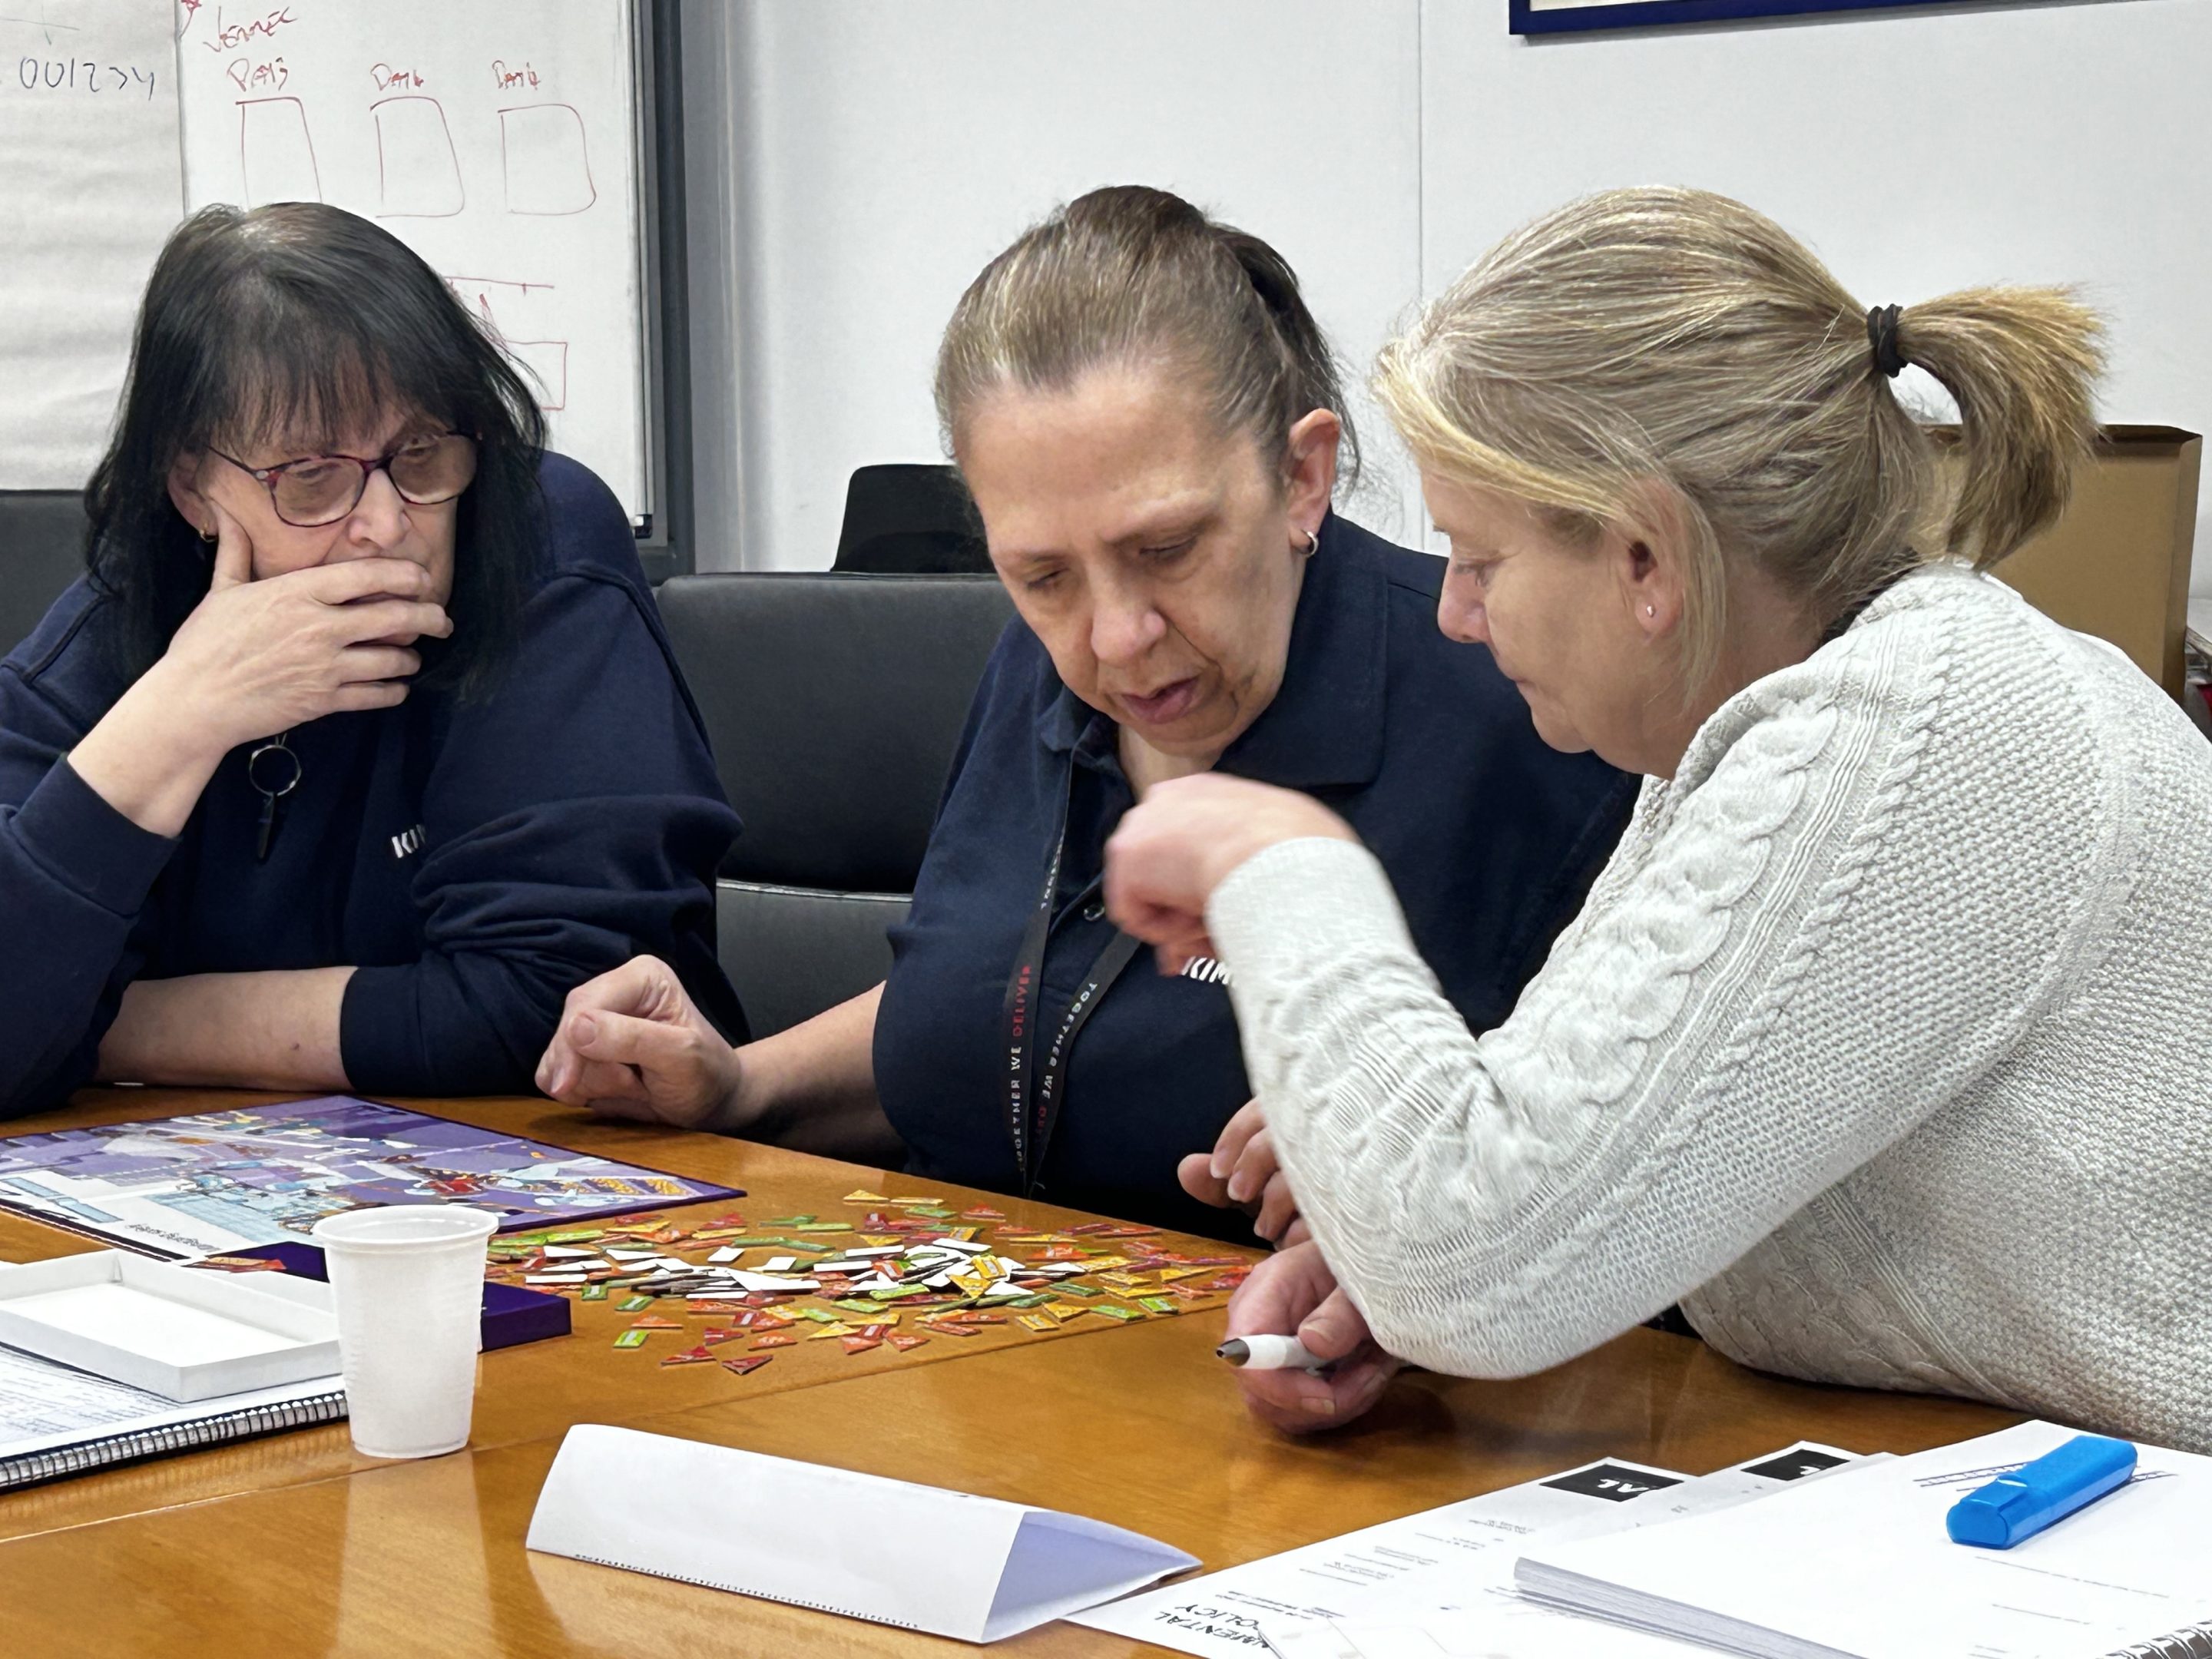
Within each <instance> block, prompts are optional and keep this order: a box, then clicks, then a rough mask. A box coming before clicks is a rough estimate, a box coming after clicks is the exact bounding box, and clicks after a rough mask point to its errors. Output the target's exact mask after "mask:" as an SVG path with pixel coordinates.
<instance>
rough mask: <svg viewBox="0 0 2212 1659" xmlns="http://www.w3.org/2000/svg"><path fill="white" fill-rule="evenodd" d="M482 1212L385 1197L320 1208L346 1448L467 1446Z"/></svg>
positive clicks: (432, 1451) (385, 1451)
mask: <svg viewBox="0 0 2212 1659" xmlns="http://www.w3.org/2000/svg"><path fill="white" fill-rule="evenodd" d="M498 1225H499V1224H498V1218H496V1217H495V1216H493V1215H492V1214H491V1213H490V1212H489V1211H485V1210H471V1209H469V1208H467V1207H466V1206H460V1205H452V1204H385V1205H378V1206H371V1207H369V1208H367V1209H360V1210H346V1211H343V1212H340V1213H339V1214H337V1215H326V1216H325V1217H324V1218H322V1219H321V1220H320V1221H318V1222H317V1223H316V1224H315V1229H314V1240H315V1243H318V1244H319V1245H321V1246H322V1248H323V1257H324V1260H325V1261H326V1262H327V1263H328V1264H329V1267H330V1275H331V1290H332V1291H334V1292H335V1293H336V1298H337V1315H338V1363H339V1365H340V1367H341V1368H342V1369H343V1371H344V1373H345V1391H346V1412H347V1415H348V1417H349V1419H350V1420H351V1425H352V1430H353V1449H355V1450H356V1451H357V1452H359V1453H361V1455H362V1456H364V1457H435V1456H438V1455H440V1454H441V1453H443V1452H450V1451H459V1449H461V1448H462V1447H463V1446H465V1445H467V1444H468V1443H469V1422H470V1419H471V1417H472V1416H473V1415H474V1413H475V1410H476V1392H477V1350H478V1349H479V1348H480V1347H481V1346H483V1270H484V1242H485V1241H486V1240H487V1239H489V1237H491V1235H492V1232H493V1231H494V1230H495V1228H496V1227H497V1226H498Z"/></svg>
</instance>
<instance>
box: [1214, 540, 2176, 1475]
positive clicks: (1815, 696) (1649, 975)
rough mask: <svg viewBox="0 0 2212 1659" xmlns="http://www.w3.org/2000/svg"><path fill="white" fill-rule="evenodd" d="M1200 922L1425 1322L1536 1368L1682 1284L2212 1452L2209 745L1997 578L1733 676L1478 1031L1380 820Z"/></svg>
mask: <svg viewBox="0 0 2212 1659" xmlns="http://www.w3.org/2000/svg"><path fill="white" fill-rule="evenodd" d="M1501 810H1510V803H1501ZM1437 855H1438V856H1439V857H1448V856H1452V855H1453V849H1449V848H1438V849H1437ZM1207 921H1208V925H1209V927H1210V930H1211V932H1212V936H1213V939H1214V942H1215V945H1216V946H1217V947H1218V950H1219V951H1220V953H1221V956H1222V958H1223V960H1224V961H1225V963H1226V964H1227V965H1228V966H1229V968H1230V969H1231V972H1232V975H1233V982H1232V994H1233V996H1234V997H1235V1000H1236V1005H1237V1015H1238V1018H1239V1020H1240V1022H1241V1024H1242V1025H1243V1033H1244V1047H1245V1054H1246V1057H1247V1060H1248V1063H1249V1069H1250V1073H1251V1078H1252V1081H1253V1083H1254V1085H1255V1091H1256V1093H1257V1094H1258V1096H1259V1098H1260V1100H1261V1103H1262V1104H1263V1106H1264V1108H1265V1109H1266V1112H1267V1120H1268V1121H1269V1123H1270V1125H1271V1126H1272V1127H1273V1133H1274V1139H1275V1142H1276V1146H1277V1150H1278V1152H1279V1156H1280V1158H1281V1160H1282V1164H1283V1167H1284V1169H1285V1170H1286V1171H1287V1173H1288V1175H1289V1176H1290V1179H1291V1186H1292V1188H1293V1190H1294V1191H1295V1192H1296V1194H1297V1198H1298V1201H1299V1206H1300V1208H1301V1210H1302V1211H1303V1212H1304V1215H1305V1217H1306V1218H1307V1220H1308V1222H1309V1223H1310V1225H1311V1226H1312V1229H1313V1231H1314V1234H1315V1237H1316V1238H1317V1239H1318V1240H1319V1242H1320V1243H1321V1246H1322V1252H1323V1254H1324V1255H1326V1257H1327V1258H1328V1261H1329V1262H1330V1264H1331V1266H1332V1267H1334V1270H1335V1272H1336V1273H1337V1275H1338V1277H1339V1279H1340V1282H1341V1283H1342V1284H1343V1285H1344V1286H1345V1287H1346V1290H1348V1291H1350V1292H1351V1294H1352V1298H1353V1300H1354V1301H1356V1302H1357V1303H1358V1305H1359V1306H1360V1308H1361V1309H1362V1310H1364V1313H1365V1314H1366V1316H1367V1318H1368V1321H1369V1323H1370V1325H1371V1327H1372V1328H1373V1329H1374V1333H1375V1335H1376V1339H1377V1340H1379V1341H1380V1342H1381V1343H1382V1344H1383V1346H1384V1347H1386V1348H1388V1349H1389V1350H1390V1351H1391V1352H1395V1353H1398V1354H1401V1355H1402V1356H1404V1357H1405V1358H1409V1359H1412V1360H1415V1361H1417V1362H1419V1363H1420V1364H1425V1365H1428V1366H1431V1367H1432V1368H1434V1369H1436V1370H1445V1371H1454V1372H1458V1373H1461V1374H1463V1375H1469V1376H1512V1375H1518V1374H1522V1373H1526V1372H1529V1371H1533V1370H1540V1369H1541V1368H1543V1367H1545V1366H1547V1365H1551V1364H1556V1363H1558V1362H1559V1361H1561V1360H1564V1359H1566V1358H1570V1357H1571V1356H1572V1355H1574V1354H1577V1353H1580V1352H1583V1350H1585V1349H1587V1348H1589V1347H1591V1346H1595V1344H1597V1343H1600V1342H1601V1341H1603V1340H1606V1339H1607V1338H1608V1337H1611V1336H1613V1335H1614V1334H1617V1333H1618V1332H1620V1331H1621V1330H1624V1329H1626V1328H1628V1327H1630V1326H1632V1325H1634V1324H1635V1323H1637V1322H1638V1321H1640V1320H1643V1319H1645V1318H1648V1317H1649V1316H1650V1315H1652V1314H1653V1313H1655V1312H1656V1311H1657V1310H1660V1309H1661V1308H1663V1307H1665V1306H1666V1305H1667V1304H1668V1303H1670V1302H1674V1301H1676V1300H1678V1299H1679V1300H1680V1302H1681V1303H1682V1304H1683V1306H1684V1309H1685V1310H1686V1312H1687V1313H1688V1315H1689V1316H1690V1319H1691V1320H1692V1322H1693V1323H1694V1324H1695V1325H1696V1326H1697V1328H1698V1329H1699V1331H1700V1332H1702V1333H1703V1334H1704V1335H1705V1337H1706V1339H1707V1340H1710V1341H1711V1343H1712V1344H1713V1346H1716V1347H1717V1348H1719V1349H1720V1350H1721V1351H1722V1352H1724V1353H1727V1354H1729V1355H1730V1356H1732V1357H1733V1358H1737V1359H1740V1360H1741V1361H1743V1362H1744V1363H1746V1364H1752V1365H1757V1366H1761V1367H1764V1368H1765V1369H1767V1370H1775V1371H1781V1372H1785V1373H1787V1374H1789V1375H1791V1376H1803V1377H1812V1378H1817V1379H1820V1380H1824V1381H1829V1382H1837V1383H1856V1384H1859V1385H1862V1386H1867V1387H1874V1388H1886V1389H1919V1390H1928V1391H1936V1392H1941V1393H1946V1394H1960V1395H1974V1396H1977V1397H1978V1398H1981V1399H1984V1400H1990V1401H1997V1402H2000V1403H2002V1404H2005V1405H2008V1406H2013V1407H2018V1408H2020V1409H2021V1410H2023V1411H2031V1412H2036V1413H2045V1414H2048V1415H2051V1416H2054V1417H2057V1418H2061V1419H2068V1420H2070V1421H2073V1422H2076V1423H2081V1424H2083V1425H2089V1426H2093V1427H2097V1428H2102V1429H2107V1430H2112V1431H2118V1432H2121V1433H2126V1434H2134V1435H2137V1436H2141V1437H2147V1438H2148V1439H2151V1440H2154V1441H2158V1442H2160V1443H2165V1444H2167V1445H2172V1446H2179V1447H2184V1448H2188V1449H2194V1450H2197V1451H2212V745H2208V744H2207V743H2206V742H2205V740H2204V738H2203V736H2202V735H2201V734H2199V733H2198V732H2197V731H2196V730H2195V729H2194V728H2193V727H2192V726H2191V725H2190V724H2189V722H2188V720H2186V718H2185V716H2184V715H2183V714H2181V713H2180V711H2179V710H2178V709H2177V708H2175V707H2174V706H2173V704H2172V702H2170V701H2168V700H2167V699H2166V698H2165V697H2164V696H2161V695H2160V693H2159V691H2158V690H2157V689H2156V688H2155V687H2154V686H2153V685H2152V684H2150V683H2149V682H2148V680H2146V679H2145V678H2143V677H2142V674H2141V673H2139V672H2138V671H2136V669H2135V668H2133V667H2132V666H2130V665H2129V664H2128V663H2126V662H2125V661H2124V659H2121V658H2120V657H2119V655H2118V653H2117V652H2115V651H2113V650H2112V648H2111V647H2106V646H2103V645H2100V644H2099V643H2097V642H2095V641H2088V640H2085V639H2083V638H2081V636H2078V635H2073V634H2069V633H2068V632H2066V631H2065V630H2063V629H2060V628H2059V627H2057V625H2056V624H2055V623H2051V622H2050V621H2048V620H2047V619H2045V617H2042V616H2041V615H2040V614H2039V613H2038V612H2037V611H2033V610H2032V609H2031V608H2030V607H2029V606H2028V605H2027V604H2026V602H2025V601H2023V600H2021V599H2019V598H2018V597H2017V596H2016V595H2015V594H2014V593H2013V592H2011V591H2010V590H2009V589H2008V588H2006V587H2004V586H2001V585H2000V584H1999V583H1997V582H1996V581H1995V580H1990V579H1986V578H1983V577H1978V576H1975V575H1972V574H1968V573H1966V572H1965V571H1963V570H1960V569H1958V568H1951V567H1935V568H1928V569H1924V570H1922V571H1918V572H1916V573H1915V574H1912V575H1911V576H1909V577H1907V578H1906V579H1905V580H1903V581H1901V582H1899V583H1898V584H1897V585H1896V586H1893V588H1891V589H1890V591H1889V592H1887V593H1886V594H1884V595H1883V596H1881V598H1880V599H1877V600H1876V601H1875V603H1874V604H1873V605H1870V606H1869V607H1868V609H1867V610H1866V611H1865V612H1864V613H1863V615H1862V616H1861V617H1859V619H1858V620H1857V622H1856V623H1854V624H1853V625H1852V627H1851V628H1850V629H1849V630H1848V631H1847V632H1846V633H1845V634H1844V635H1842V637H1840V638H1839V639H1838V640H1836V641H1833V642H1832V643H1830V644H1828V645H1826V646H1825V647H1822V648H1821V649H1820V651H1818V652H1816V653H1814V655H1813V656H1812V657H1811V658H1810V659H1808V660H1807V661H1805V662H1803V663H1801V664H1799V665H1796V666H1795V667H1792V668H1789V669H1786V670H1784V671H1782V672H1780V673H1777V674H1773V675H1770V676H1769V677H1768V678H1765V679H1763V680H1760V681H1759V682H1758V683H1756V684H1753V685H1752V686H1750V687H1748V688H1747V689H1746V690H1744V691H1742V692H1741V693H1740V694H1739V695H1738V696H1735V697H1734V698H1732V699H1731V700H1730V701H1729V702H1727V703H1726V704H1725V705H1723V707H1722V708H1721V709H1720V710H1719V711H1718V712H1717V713H1716V714H1714V715H1713V717H1712V718H1711V720H1708V721H1707V722H1706V723H1705V726H1703V727H1702V728H1701V729H1700V730H1699V732H1698V735H1697V737H1696V738H1695V740H1694V741H1693V742H1692V744H1691V745H1690V749H1689V752H1688V753H1687V754H1686V756H1685V757H1683V761H1682V765H1681V768H1680V772H1679V773H1678V775H1676V776H1675V778H1674V780H1673V781H1671V782H1668V781H1660V780H1656V779H1652V780H1648V781H1646V783H1645V785H1644V791H1643V794H1642V796H1641V798H1640V799H1639V801H1638V805H1637V811H1636V815H1635V817H1634V820H1633V822H1632V823H1631V825H1630V827H1629V829H1628V832H1627V835H1626V837H1625V838H1624V839H1623V840H1622V842H1621V843H1620V848H1619V849H1618V851H1617V852H1616V853H1615V854H1614V855H1613V859H1612V860H1611V862H1610V863H1609V864H1608V865H1607V867H1606V869H1605V871H1604V872H1603V873H1602V874H1601V876H1600V878H1599V879H1598V882H1597V884H1596V886H1595V889H1594V890H1592V892H1591V894H1590V897H1589V904H1588V906H1587V907H1586V908H1584V910H1583V914H1582V915H1580V916H1579V917H1577V919H1576V921H1574V922H1573V923H1572V924H1571V926H1570V927H1569V928H1568V929H1567V931H1566V932H1565V933H1564V934H1562V935H1561V937H1560V939H1559V942H1558V943H1557V944H1556V945H1554V946H1553V950H1552V953H1551V956H1550V958H1549V960H1548V961H1547V963H1545V965H1544V968H1543V969H1542V971H1541V973H1540V974H1539V975H1537V977H1536V978H1535V980H1534V981H1532V982H1531V983H1530V985H1529V986H1528V989H1527V991H1526V992H1524V993H1523V994H1522V998H1521V1000H1520V1003H1519V1006H1517V1007H1516V1009H1515V1010H1514V1012H1513V1013H1512V1015H1511V1017H1510V1018H1509V1019H1508V1020H1507V1021H1506V1022H1505V1024H1504V1025H1502V1026H1500V1027H1498V1029H1497V1030H1493V1031H1491V1032H1489V1033H1487V1034H1486V1035H1485V1036H1480V1037H1475V1036H1470V1035H1469V1034H1468V1030H1467V1027H1466V1026H1465V1024H1463V1023H1462V1021H1461V1019H1460V1018H1459V1016H1458V1015H1457V1014H1455V1012H1453V1010H1452V1008H1451V1006H1450V1005H1449V1003H1447V1002H1446V1001H1445V1000H1443V996H1442V995H1441V994H1439V993H1438V991H1437V985H1436V981H1435V980H1434V979H1433V978H1432V977H1431V975H1430V974H1429V972H1428V970H1427V969H1426V968H1425V966H1424V965H1423V964H1422V963H1421V960H1420V958H1419V956H1418V955H1417V954H1416V953H1415V951H1414V949H1413V944H1412V941H1411V940H1410V939H1409V938H1408V937H1407V932H1406V927H1405V922H1404V921H1403V919H1402V917H1401V915H1400V914H1399V911H1398V907H1397V903H1396V901H1395V898H1394V897H1393V896H1392V894H1391V891H1390V888H1389V883H1388V881H1387V879H1386V878H1385V877H1384V876H1383V872H1382V869H1381V867H1380V866H1378V865H1377V864H1376V862H1375V860H1374V859H1373V858H1372V857H1371V856H1370V855H1369V854H1368V853H1367V852H1366V851H1365V849H1364V848H1359V847H1356V846H1353V845H1352V844H1350V843H1347V842H1334V841H1324V840H1310V841H1297V842H1287V843H1285V844H1283V845H1280V846H1277V847H1274V848H1270V849H1268V850H1267V852H1265V853H1262V854H1259V855H1257V856H1255V857H1254V858H1252V859H1250V860H1248V861H1247V862H1246V863H1245V864H1243V866H1240V867H1239V868H1238V869H1237V871H1236V872H1234V873H1233V874H1232V875H1231V877H1230V878H1228V879H1227V880H1226V881H1225V882H1224V883H1223V884H1221V886H1220V887H1219V889H1218V890H1217V891H1216V893H1215V895H1214V896H1213V899H1212V903H1211V905H1210V906H1209V908H1208V910H1207Z"/></svg>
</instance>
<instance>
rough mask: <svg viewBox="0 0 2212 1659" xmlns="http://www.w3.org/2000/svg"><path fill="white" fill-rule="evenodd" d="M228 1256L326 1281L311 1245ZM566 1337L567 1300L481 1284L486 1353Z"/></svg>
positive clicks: (315, 1248) (320, 1257) (242, 1251)
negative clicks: (272, 1264) (273, 1264)
mask: <svg viewBox="0 0 2212 1659" xmlns="http://www.w3.org/2000/svg"><path fill="white" fill-rule="evenodd" d="M229 1254H231V1255H240V1256H253V1257H256V1258H258V1260H260V1261H281V1262H283V1264H284V1271H285V1272H286V1273H294V1274H296V1275H297V1276H298V1277H300V1278H301V1279H319V1280H323V1281H325V1282H327V1281H328V1279H330V1273H329V1272H328V1271H327V1270H326V1269H325V1267H324V1266H323V1252H322V1249H321V1247H320V1246H319V1245H315V1244H292V1243H283V1244H257V1245H255V1246H253V1247H252V1249H240V1250H233V1251H231V1252H229ZM566 1335H568V1297H562V1296H549V1295H547V1294H546V1293H545V1292H544V1291H533V1290H530V1289H527V1288H526V1287H525V1286H523V1285H495V1284H492V1283H491V1282H490V1281H489V1280H486V1281H485V1283H484V1293H483V1345H484V1351H485V1352H490V1351H491V1350H492V1349H494V1348H512V1347H513V1346H516V1345H517V1344H519V1343H523V1342H537V1341H541V1340H544V1338H546V1337H549V1336H566Z"/></svg>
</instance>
